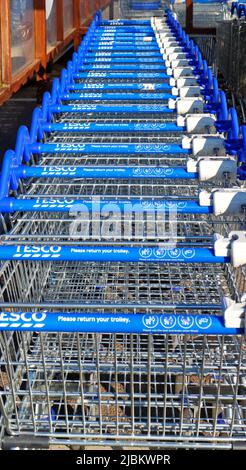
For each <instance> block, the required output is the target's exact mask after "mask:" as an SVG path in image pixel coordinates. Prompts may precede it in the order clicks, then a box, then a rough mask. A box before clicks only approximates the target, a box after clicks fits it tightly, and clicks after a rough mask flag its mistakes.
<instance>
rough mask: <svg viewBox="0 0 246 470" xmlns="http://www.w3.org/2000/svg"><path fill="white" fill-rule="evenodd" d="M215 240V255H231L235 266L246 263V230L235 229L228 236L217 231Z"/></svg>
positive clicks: (231, 260)
mask: <svg viewBox="0 0 246 470" xmlns="http://www.w3.org/2000/svg"><path fill="white" fill-rule="evenodd" d="M214 240H215V241H214V253H215V256H223V257H227V256H229V257H230V262H231V264H232V266H233V267H234V268H239V267H241V266H244V265H245V264H246V231H243V230H237V231H233V232H230V233H229V235H228V237H223V236H222V235H219V234H217V233H216V234H215V235H214Z"/></svg>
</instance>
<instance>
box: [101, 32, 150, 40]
mask: <svg viewBox="0 0 246 470" xmlns="http://www.w3.org/2000/svg"><path fill="white" fill-rule="evenodd" d="M147 37H148V38H150V37H151V38H153V40H154V41H155V34H154V31H152V32H151V31H149V32H148V36H147ZM144 38H146V33H144V32H141V31H138V32H135V33H129V32H124V33H123V32H121V33H118V32H117V31H112V32H109V31H101V30H99V31H96V32H95V34H94V36H93V40H95V39H96V40H100V39H103V40H104V39H128V40H132V39H138V40H139V39H144Z"/></svg>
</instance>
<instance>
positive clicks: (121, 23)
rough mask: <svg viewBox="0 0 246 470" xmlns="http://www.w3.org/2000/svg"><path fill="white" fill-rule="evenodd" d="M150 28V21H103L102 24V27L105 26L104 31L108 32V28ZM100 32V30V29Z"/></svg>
mask: <svg viewBox="0 0 246 470" xmlns="http://www.w3.org/2000/svg"><path fill="white" fill-rule="evenodd" d="M133 25H135V26H150V20H134V19H132V20H125V19H122V20H102V21H101V22H100V27H102V26H105V28H103V30H107V29H108V28H116V27H117V28H119V27H121V26H133ZM99 31H100V29H99Z"/></svg>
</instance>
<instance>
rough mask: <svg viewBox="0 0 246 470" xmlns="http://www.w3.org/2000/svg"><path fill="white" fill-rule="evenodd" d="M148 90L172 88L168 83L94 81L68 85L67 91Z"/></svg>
mask: <svg viewBox="0 0 246 470" xmlns="http://www.w3.org/2000/svg"><path fill="white" fill-rule="evenodd" d="M148 88H150V89H151V91H152V92H153V90H158V91H163V90H165V91H167V90H171V89H172V87H171V85H169V84H168V83H153V84H152V83H151V84H148V83H137V82H135V83H134V82H133V83H127V82H122V83H120V82H118V83H103V82H102V83H98V81H95V83H91V82H89V83H75V84H74V85H69V86H68V90H69V91H80V90H91V89H95V90H111V91H112V90H122V91H128V90H129V91H138V90H140V91H144V90H146V91H148Z"/></svg>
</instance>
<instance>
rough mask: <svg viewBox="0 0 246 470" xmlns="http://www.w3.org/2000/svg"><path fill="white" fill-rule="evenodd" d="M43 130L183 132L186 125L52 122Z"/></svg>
mask: <svg viewBox="0 0 246 470" xmlns="http://www.w3.org/2000/svg"><path fill="white" fill-rule="evenodd" d="M42 130H43V132H82V133H85V132H89V133H91V132H183V131H185V127H181V126H177V124H176V123H175V122H163V123H162V122H140V123H136V122H120V123H105V122H102V123H101V122H88V123H87V122H85V123H80V122H78V123H74V122H71V123H70V122H68V123H51V124H43V125H42Z"/></svg>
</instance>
